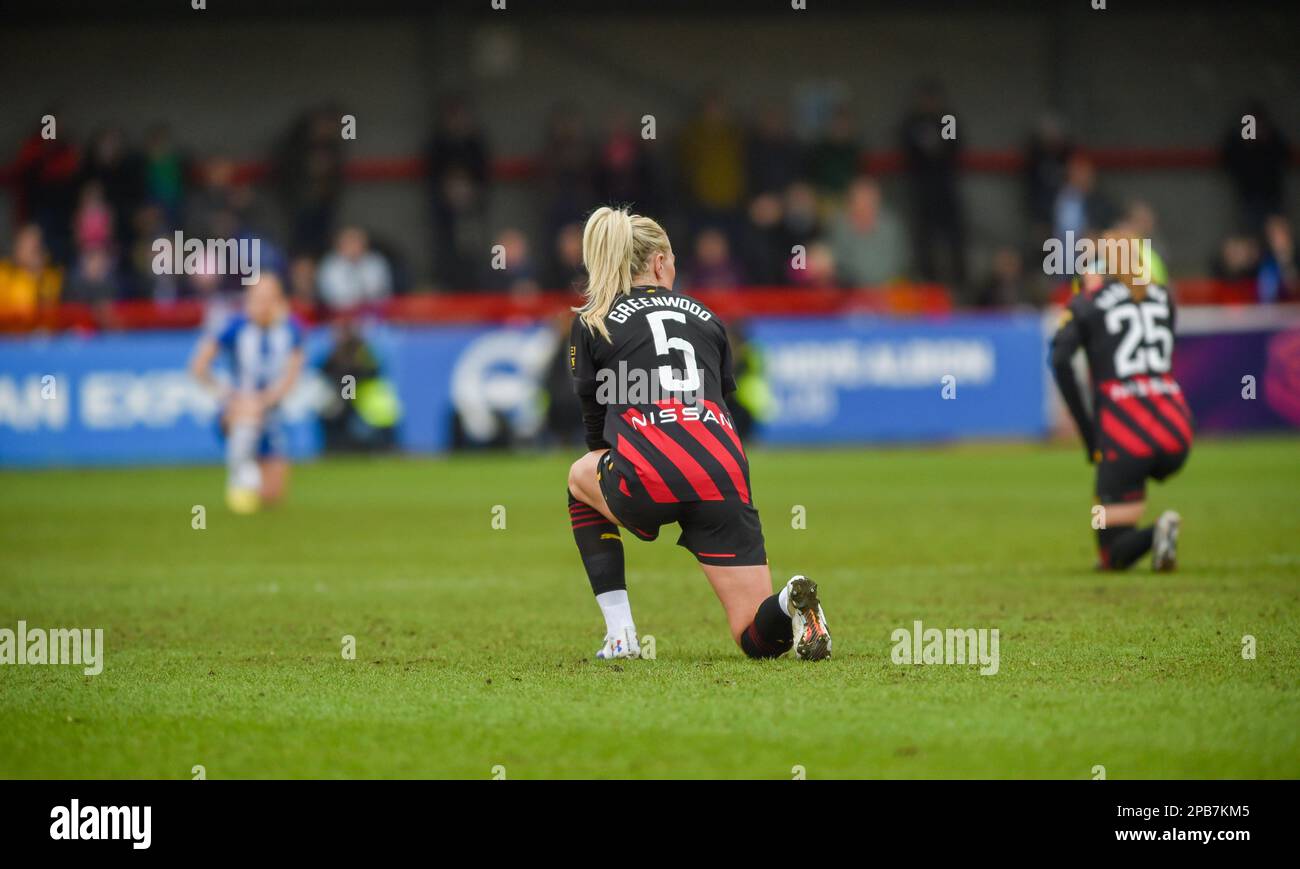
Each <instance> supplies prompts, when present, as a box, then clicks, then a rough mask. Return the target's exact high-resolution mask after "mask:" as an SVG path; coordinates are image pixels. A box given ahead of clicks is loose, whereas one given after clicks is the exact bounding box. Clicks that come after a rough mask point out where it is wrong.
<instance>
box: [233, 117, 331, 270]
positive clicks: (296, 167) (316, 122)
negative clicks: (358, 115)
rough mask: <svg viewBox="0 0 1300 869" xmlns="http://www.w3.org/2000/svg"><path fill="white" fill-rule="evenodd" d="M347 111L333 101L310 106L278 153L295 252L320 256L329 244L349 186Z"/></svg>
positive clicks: (276, 177)
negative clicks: (344, 128)
mask: <svg viewBox="0 0 1300 869" xmlns="http://www.w3.org/2000/svg"><path fill="white" fill-rule="evenodd" d="M342 117H343V113H342V111H341V110H339V109H338V108H337V107H336V106H332V105H326V106H321V107H319V108H316V109H312V110H311V111H308V112H306V113H305V114H304V115H302V116H301V117H299V118H298V119H297V120H296V121H295V122H294V123H293V125H292V126H291V127H290V128H289V131H288V133H287V134H286V135H285V137H284V138H283V140H282V141H281V142H280V145H279V146H278V148H277V149H276V152H275V154H274V156H273V160H272V164H273V166H272V172H273V181H274V184H275V187H276V189H277V190H278V191H279V195H280V202H281V205H282V206H283V208H284V211H285V214H286V215H287V216H288V219H289V247H290V249H291V250H293V251H294V252H300V251H301V252H306V253H311V254H312V255H314V256H319V255H320V254H321V253H322V252H323V251H324V250H325V248H326V247H327V246H328V245H329V237H330V233H331V232H333V229H334V216H335V213H336V212H337V210H338V203H339V197H340V196H341V193H342V187H343V137H342V134H341V130H342V126H341V124H342ZM231 180H233V179H231Z"/></svg>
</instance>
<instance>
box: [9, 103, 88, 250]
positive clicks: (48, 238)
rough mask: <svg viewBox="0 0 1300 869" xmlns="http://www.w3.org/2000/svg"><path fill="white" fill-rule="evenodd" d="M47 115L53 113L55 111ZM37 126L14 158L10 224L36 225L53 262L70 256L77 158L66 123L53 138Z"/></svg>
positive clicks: (78, 166)
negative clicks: (15, 181)
mask: <svg viewBox="0 0 1300 869" xmlns="http://www.w3.org/2000/svg"><path fill="white" fill-rule="evenodd" d="M47 114H55V115H57V112H56V111H51V112H48V113H47ZM41 132H42V128H41V127H39V126H38V127H37V129H36V130H34V131H33V132H32V134H31V135H30V136H28V137H27V138H26V139H25V140H24V141H23V143H22V145H21V146H20V147H19V149H18V157H17V159H16V160H15V161H14V167H13V168H14V174H15V177H16V179H17V196H16V198H15V213H14V217H13V223H14V226H22V225H24V224H26V223H28V222H31V223H35V224H36V225H37V226H38V227H40V230H41V233H42V236H43V238H44V240H45V241H44V244H45V247H46V249H47V250H48V251H49V255H50V258H51V260H52V261H53V262H55V263H66V262H68V261H69V260H70V259H71V257H72V211H73V208H75V206H76V200H77V189H78V181H79V180H80V163H81V157H80V155H79V154H78V152H77V148H76V146H75V145H73V144H72V140H71V138H70V137H69V131H68V129H67V127H66V126H59V127H57V128H56V132H58V133H60V135H58V136H57V137H56V138H53V139H46V138H44V137H43V136H42V135H41Z"/></svg>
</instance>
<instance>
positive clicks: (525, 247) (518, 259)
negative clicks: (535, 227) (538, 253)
mask: <svg viewBox="0 0 1300 869" xmlns="http://www.w3.org/2000/svg"><path fill="white" fill-rule="evenodd" d="M491 263H492V268H490V269H488V270H487V273H486V276H485V277H484V279H483V280H482V281H481V282H480V286H481V287H482V288H483V289H485V290H490V291H493V292H510V293H516V294H519V295H528V294H531V293H536V292H537V291H538V290H539V289H540V285H539V284H538V282H537V266H536V264H535V263H534V262H533V255H532V249H531V247H530V246H529V244H528V236H526V235H524V234H523V232H521V231H520V230H518V229H515V228H513V227H508V228H506V229H503V230H501V232H499V233H498V234H497V237H496V240H495V241H494V242H493V244H492V258H491ZM498 263H500V264H501V265H503V266H504V268H497V267H496V266H497V264H498Z"/></svg>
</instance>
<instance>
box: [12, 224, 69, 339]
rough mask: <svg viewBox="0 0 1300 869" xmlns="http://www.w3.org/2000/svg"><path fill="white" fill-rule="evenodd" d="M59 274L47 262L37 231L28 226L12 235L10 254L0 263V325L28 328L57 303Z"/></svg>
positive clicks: (61, 285) (37, 323)
mask: <svg viewBox="0 0 1300 869" xmlns="http://www.w3.org/2000/svg"><path fill="white" fill-rule="evenodd" d="M62 288H63V272H62V270H61V269H60V268H58V267H57V266H54V265H52V264H51V263H50V256H49V253H48V252H47V251H46V250H45V242H44V240H43V238H42V237H41V228H40V227H39V226H37V225H36V224H35V223H29V224H27V225H26V226H24V227H23V228H22V229H20V230H18V232H17V234H16V235H15V236H14V249H13V255H12V256H11V257H10V258H9V259H6V260H0V325H4V326H10V327H13V326H16V327H18V328H31V327H34V326H36V325H39V323H40V321H41V319H42V318H43V317H44V316H46V315H48V314H49V313H50V312H51V311H52V310H53V308H54V306H55V305H57V304H58V303H59V293H60V291H61V290H62Z"/></svg>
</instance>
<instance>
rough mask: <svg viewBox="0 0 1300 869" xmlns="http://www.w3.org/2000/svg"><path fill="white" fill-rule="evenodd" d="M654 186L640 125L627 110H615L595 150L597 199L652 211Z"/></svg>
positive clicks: (648, 156) (654, 209) (654, 201)
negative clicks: (628, 114) (631, 117)
mask: <svg viewBox="0 0 1300 869" xmlns="http://www.w3.org/2000/svg"><path fill="white" fill-rule="evenodd" d="M655 186H656V185H655V172H654V166H653V164H652V163H651V161H650V155H649V153H648V152H647V150H646V148H645V141H644V140H643V139H642V138H641V132H640V129H639V128H638V127H637V126H636V125H635V124H634V123H633V122H632V120H631V119H630V118H629V117H628V116H627V114H626V113H624V112H622V111H617V110H616V111H614V112H613V113H612V114H611V115H610V116H609V118H608V119H607V121H606V124H605V136H604V139H603V140H602V141H601V143H600V146H599V148H598V149H597V154H596V199H597V201H598V202H602V203H613V204H615V205H630V206H632V207H633V209H634V210H635V211H639V212H640V213H642V214H654V213H656V212H657V211H658V210H659V209H658V199H657V197H656V194H655ZM585 216H586V215H585V214H584V219H585Z"/></svg>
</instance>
